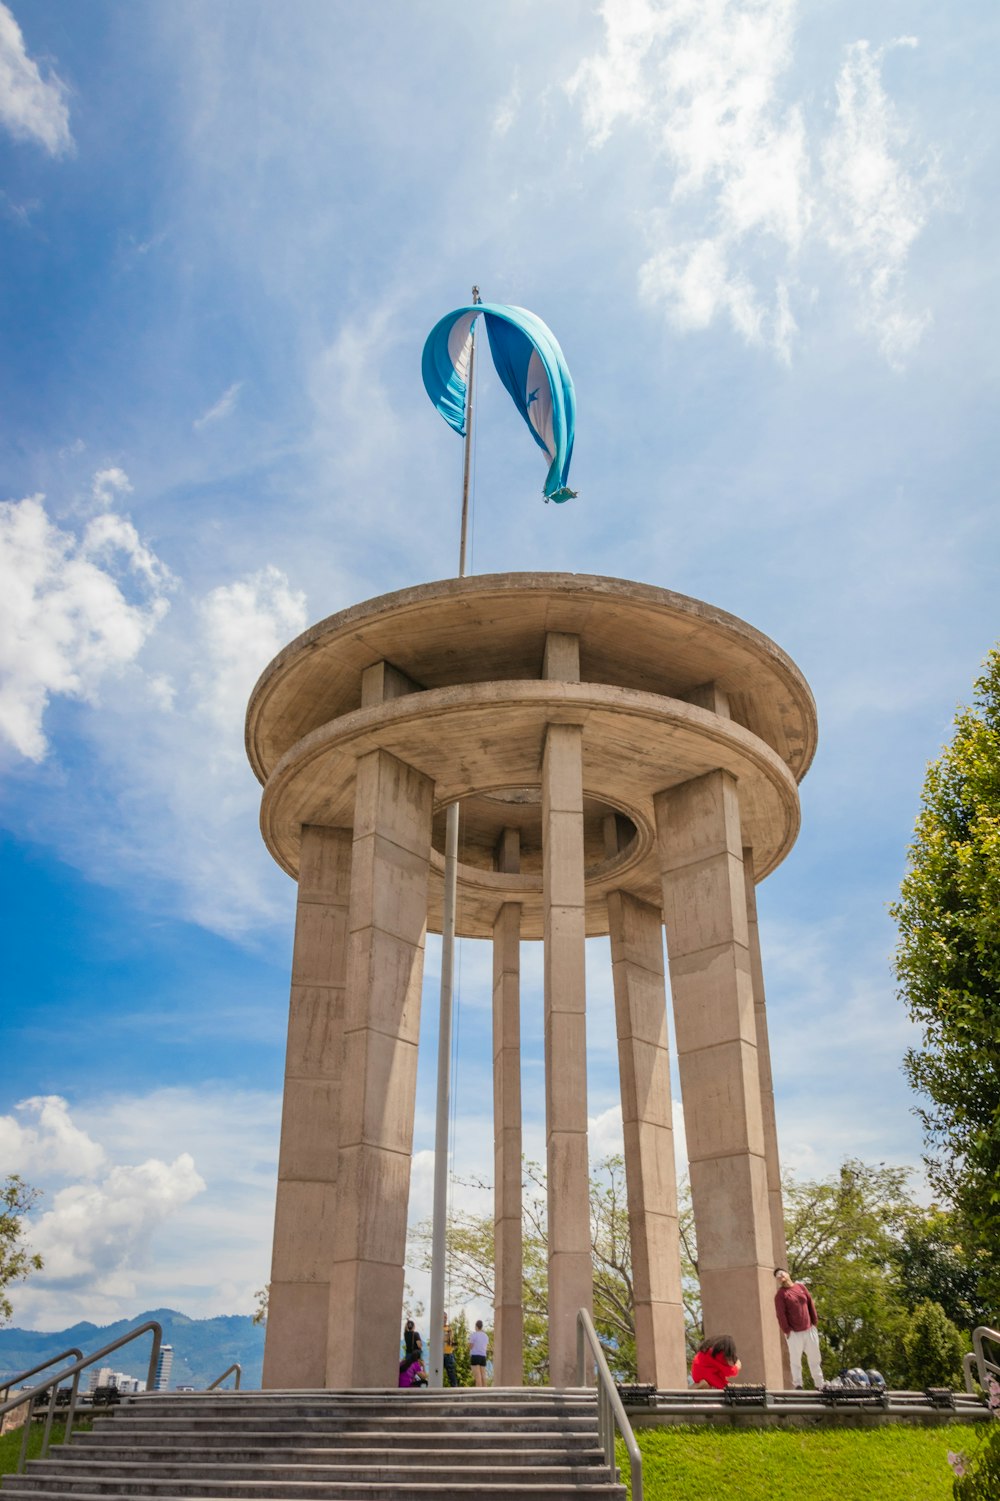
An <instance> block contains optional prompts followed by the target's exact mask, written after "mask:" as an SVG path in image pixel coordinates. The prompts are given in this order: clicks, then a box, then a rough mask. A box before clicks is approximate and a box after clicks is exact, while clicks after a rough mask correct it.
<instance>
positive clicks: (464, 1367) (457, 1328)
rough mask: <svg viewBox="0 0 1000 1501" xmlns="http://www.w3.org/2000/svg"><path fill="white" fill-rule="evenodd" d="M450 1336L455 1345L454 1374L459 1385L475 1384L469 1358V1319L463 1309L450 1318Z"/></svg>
mask: <svg viewBox="0 0 1000 1501" xmlns="http://www.w3.org/2000/svg"><path fill="white" fill-rule="evenodd" d="M451 1338H452V1344H453V1345H454V1347H455V1374H456V1376H457V1377H458V1384H459V1386H475V1382H474V1381H473V1379H472V1361H471V1360H470V1358H469V1321H468V1319H467V1318H466V1317H465V1309H464V1308H463V1309H462V1311H461V1313H459V1314H457V1315H456V1316H455V1318H453V1319H452V1320H451Z"/></svg>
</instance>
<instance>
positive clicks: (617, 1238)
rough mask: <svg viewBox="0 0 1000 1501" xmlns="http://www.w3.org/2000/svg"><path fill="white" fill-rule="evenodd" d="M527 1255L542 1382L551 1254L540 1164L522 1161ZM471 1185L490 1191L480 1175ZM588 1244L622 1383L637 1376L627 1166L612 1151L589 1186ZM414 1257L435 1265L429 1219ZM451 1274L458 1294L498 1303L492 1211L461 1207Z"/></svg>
mask: <svg viewBox="0 0 1000 1501" xmlns="http://www.w3.org/2000/svg"><path fill="white" fill-rule="evenodd" d="M524 1175H525V1183H524V1189H525V1192H524V1196H523V1201H522V1218H523V1223H522V1254H523V1289H522V1296H523V1300H524V1380H525V1383H526V1384H527V1385H529V1386H534V1385H540V1384H544V1383H545V1382H547V1381H548V1376H549V1336H548V1255H547V1239H546V1195H545V1175H544V1173H543V1172H542V1170H541V1168H540V1167H539V1166H538V1164H537V1163H534V1162H526V1163H525V1164H524ZM466 1186H467V1187H472V1188H479V1189H488V1188H489V1187H490V1185H489V1184H487V1183H484V1182H482V1181H479V1180H476V1181H475V1182H472V1183H469V1184H467V1185H466ZM590 1219H591V1243H592V1251H593V1257H594V1326H595V1328H596V1330H597V1333H598V1335H599V1337H600V1339H601V1341H602V1343H603V1344H604V1347H605V1351H606V1354H607V1357H608V1364H609V1365H610V1366H611V1369H612V1371H613V1373H614V1374H615V1375H616V1376H617V1377H618V1378H619V1379H620V1380H623V1381H634V1380H635V1314H634V1308H633V1295H632V1257H631V1250H630V1242H629V1234H628V1211H627V1207H626V1204H625V1164H624V1162H623V1160H622V1158H621V1157H609V1158H607V1159H606V1161H604V1162H601V1163H599V1164H598V1166H597V1170H596V1174H595V1176H594V1177H593V1178H592V1179H591V1184H590ZM411 1244H412V1251H413V1255H414V1262H415V1264H416V1265H417V1266H419V1267H421V1268H422V1269H423V1270H425V1271H427V1270H429V1269H430V1265H431V1226H430V1223H429V1222H427V1221H425V1222H424V1223H422V1224H420V1225H418V1226H417V1227H416V1229H415V1230H414V1231H413V1232H412V1233H411ZM447 1255H448V1277H449V1281H450V1283H451V1288H452V1292H451V1294H450V1296H451V1297H452V1298H453V1299H455V1298H458V1299H468V1300H469V1301H470V1302H479V1303H485V1304H486V1305H488V1306H490V1307H492V1306H493V1302H494V1288H495V1282H494V1267H495V1246H494V1240H493V1219H492V1216H491V1215H488V1214H484V1215H478V1214H468V1213H459V1214H455V1215H453V1216H452V1218H451V1221H450V1222H449V1226H448V1245H447Z"/></svg>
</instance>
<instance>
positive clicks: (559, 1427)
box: [94, 1412, 597, 1436]
mask: <svg viewBox="0 0 1000 1501" xmlns="http://www.w3.org/2000/svg"><path fill="white" fill-rule="evenodd" d="M596 1421H597V1419H596V1414H591V1415H590V1416H588V1417H568V1418H557V1419H556V1420H554V1421H553V1419H552V1417H551V1416H550V1417H547V1418H546V1417H542V1416H539V1417H530V1418H525V1417H508V1416H505V1415H499V1416H498V1415H495V1414H493V1413H488V1412H480V1413H473V1414H468V1415H467V1414H465V1413H456V1414H455V1415H454V1417H450V1418H446V1419H442V1418H441V1417H438V1416H435V1415H434V1414H432V1413H420V1412H403V1413H401V1414H400V1416H399V1417H394V1416H390V1417H387V1418H385V1419H382V1418H381V1417H380V1415H378V1414H376V1415H375V1419H374V1425H375V1426H376V1427H378V1428H381V1429H382V1430H383V1431H386V1430H391V1431H392V1432H393V1433H399V1434H413V1435H416V1434H421V1433H424V1434H426V1433H430V1434H434V1433H440V1434H451V1433H453V1434H462V1433H469V1434H475V1433H479V1434H494V1433H521V1434H529V1433H530V1434H534V1433H550V1432H559V1433H592V1432H593V1431H594V1426H595V1424H596ZM111 1427H113V1428H114V1430H115V1432H122V1433H124V1432H128V1427H129V1425H128V1423H127V1421H124V1420H121V1419H115V1418H102V1419H99V1420H98V1421H97V1422H96V1423H95V1425H94V1431H95V1432H100V1433H106V1432H108V1431H109V1428H111ZM372 1427H373V1419H372V1417H370V1416H369V1415H367V1414H365V1413H358V1414H356V1415H355V1416H352V1417H350V1418H339V1419H334V1418H323V1417H316V1416H315V1415H314V1414H311V1413H307V1414H301V1413H289V1414H287V1415H285V1416H283V1417H271V1416H269V1415H267V1414H263V1413H262V1414H261V1415H260V1416H259V1417H239V1416H237V1417H229V1416H228V1415H224V1416H222V1417H218V1418H208V1417H205V1418H203V1417H197V1416H191V1417H186V1418H183V1417H169V1418H157V1419H155V1420H149V1419H144V1420H143V1423H142V1428H143V1431H144V1432H155V1433H161V1434H164V1435H170V1434H174V1433H192V1434H200V1433H279V1434H280V1433H289V1432H292V1431H293V1430H294V1431H299V1432H307V1433H309V1432H311V1433H330V1434H343V1435H345V1436H347V1435H350V1434H356V1433H361V1432H370V1431H371V1429H372Z"/></svg>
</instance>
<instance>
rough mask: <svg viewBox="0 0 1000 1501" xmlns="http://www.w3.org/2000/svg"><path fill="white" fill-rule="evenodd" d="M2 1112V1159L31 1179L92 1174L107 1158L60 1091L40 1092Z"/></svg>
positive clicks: (14, 1170) (0, 1143)
mask: <svg viewBox="0 0 1000 1501" xmlns="http://www.w3.org/2000/svg"><path fill="white" fill-rule="evenodd" d="M14 1109H15V1112H16V1114H14V1115H0V1160H2V1161H3V1164H4V1168H5V1170H6V1171H7V1172H10V1173H19V1174H20V1175H21V1176H22V1177H23V1178H26V1179H27V1180H28V1181H29V1182H32V1183H33V1182H36V1181H37V1180H39V1179H40V1178H48V1177H50V1176H53V1175H55V1176H57V1177H67V1178H69V1177H82V1178H92V1177H94V1176H96V1174H97V1173H98V1172H100V1170H101V1168H102V1167H104V1165H105V1162H106V1157H105V1152H104V1148H103V1147H102V1146H100V1144H99V1143H98V1142H96V1141H94V1140H93V1139H92V1138H91V1137H90V1136H88V1135H87V1133H86V1131H83V1130H81V1129H80V1127H79V1126H76V1125H74V1123H73V1121H72V1120H71V1119H70V1114H69V1106H68V1104H67V1103H66V1101H65V1100H64V1099H63V1098H62V1097H61V1096H60V1095H36V1096H34V1097H33V1098H32V1099H30V1100H22V1101H21V1103H20V1104H19V1105H15V1107H14Z"/></svg>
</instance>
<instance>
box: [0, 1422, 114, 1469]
mask: <svg viewBox="0 0 1000 1501" xmlns="http://www.w3.org/2000/svg"><path fill="white" fill-rule="evenodd" d="M92 1426H93V1424H92V1422H91V1421H90V1419H89V1418H88V1419H85V1420H84V1421H83V1422H76V1423H74V1424H73V1432H74V1433H80V1432H82V1431H83V1430H84V1429H85V1428H91V1427H92ZM44 1428H45V1424H44V1423H33V1424H32V1425H31V1435H30V1437H29V1439H28V1458H29V1459H38V1458H39V1456H40V1455H41V1452H42V1433H43V1431H44ZM62 1433H63V1425H62V1423H60V1422H59V1420H58V1419H56V1421H55V1422H54V1423H53V1424H52V1438H51V1439H50V1441H49V1449H50V1450H51V1449H52V1448H54V1446H55V1444H57V1443H59V1442H60V1440H61V1439H62ZM23 1436H24V1430H23V1429H21V1428H15V1429H14V1430H13V1432H12V1433H4V1434H2V1435H0V1475H12V1474H13V1473H14V1471H15V1470H16V1469H17V1461H18V1458H19V1456H20V1453H21V1439H22V1438H23Z"/></svg>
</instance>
